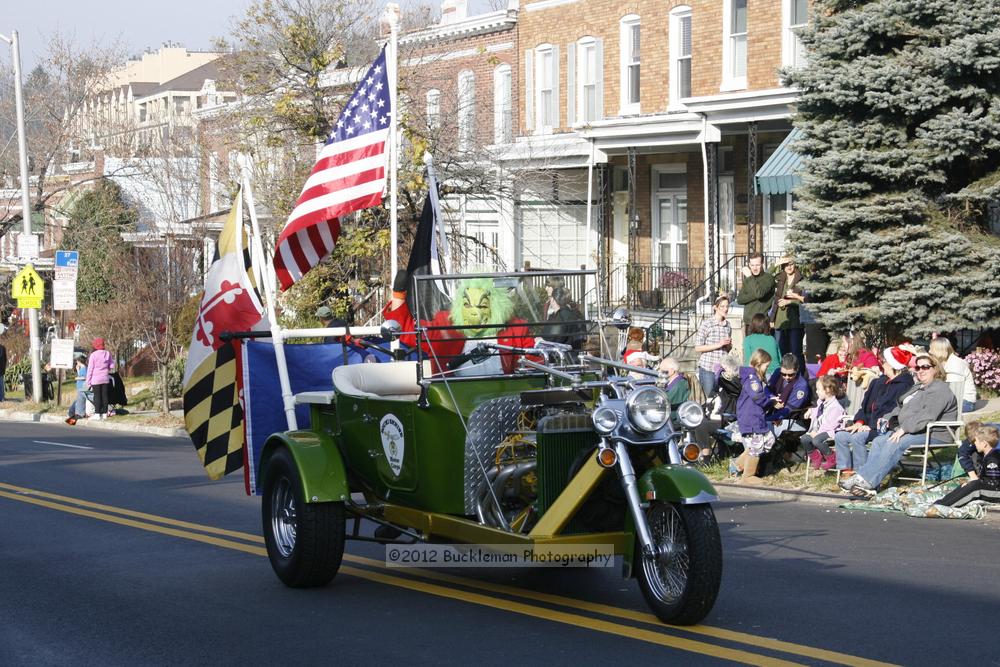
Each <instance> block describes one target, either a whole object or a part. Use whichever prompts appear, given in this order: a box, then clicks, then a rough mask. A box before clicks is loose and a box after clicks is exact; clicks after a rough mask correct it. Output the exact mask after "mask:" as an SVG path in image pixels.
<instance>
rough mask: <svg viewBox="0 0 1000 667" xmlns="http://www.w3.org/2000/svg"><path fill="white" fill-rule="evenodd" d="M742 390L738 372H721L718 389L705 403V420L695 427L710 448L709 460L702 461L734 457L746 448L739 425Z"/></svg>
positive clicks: (704, 446) (696, 433) (704, 447)
mask: <svg viewBox="0 0 1000 667" xmlns="http://www.w3.org/2000/svg"><path fill="white" fill-rule="evenodd" d="M742 390H743V383H742V382H741V381H740V377H739V375H738V374H736V373H731V372H727V371H723V372H722V373H720V374H719V378H718V384H717V385H716V388H715V391H714V392H712V395H711V396H709V397H708V400H706V401H705V404H704V406H703V408H704V410H705V420H704V421H703V422H702V423H701V425H700V426H699V427H698V428H697V429H695V431H694V437H695V440H696V441H697V442H698V443H699V444H700V445H701V447H702V449H703V450H704V449H708V450H710V451H711V454H710V455H709V456H708V460H707V461H703V462H708V461H712V460H717V459H727V458H731V457H733V456H737V455H739V453H740V452H742V451H743V443H741V442H739V429H737V428H736V401H737V399H739V397H740V392H741V391H742Z"/></svg>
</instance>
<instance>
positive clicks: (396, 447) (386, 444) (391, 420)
mask: <svg viewBox="0 0 1000 667" xmlns="http://www.w3.org/2000/svg"><path fill="white" fill-rule="evenodd" d="M378 432H379V435H381V436H382V449H383V450H385V459H386V461H388V462H389V468H390V469H391V470H392V474H393V475H395V476H396V477H399V471H400V470H402V469H403V452H404V451H405V448H406V442H405V441H404V440H403V424H402V422H400V421H399V419H397V418H396V415H393V414H388V415H386V416H385V417H382V421H380V422H379V424H378Z"/></svg>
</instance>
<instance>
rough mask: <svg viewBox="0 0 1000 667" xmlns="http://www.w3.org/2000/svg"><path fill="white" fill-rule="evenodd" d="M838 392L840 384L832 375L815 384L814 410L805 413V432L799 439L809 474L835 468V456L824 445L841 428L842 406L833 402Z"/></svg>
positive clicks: (835, 400)
mask: <svg viewBox="0 0 1000 667" xmlns="http://www.w3.org/2000/svg"><path fill="white" fill-rule="evenodd" d="M841 392H842V389H841V384H840V382H838V381H837V379H836V378H834V377H833V376H832V375H823V376H821V377H819V378H818V379H817V380H816V407H815V408H809V409H808V410H807V411H806V416H807V417H809V418H810V422H809V428H808V429H807V430H806V432H805V433H804V434H803V435H802V437H800V438H799V442H800V443H801V444H802V447H803V448H804V449H805V452H806V456H807V457H808V459H809V464H810V465H811V466H812V468H813V470H829V469H830V468H832V467H834V466H835V465H837V455H836V454H834V453H833V452H832V451H831V450H830V445H829V444H828V441H832V440H833V434H834V433H836V432H837V431H839V430H840V428H841V423H840V421H841V419H842V418H843V416H844V406H843V405H841V404H840V401H839V400H837V399H838V397H839V396H840V394H841Z"/></svg>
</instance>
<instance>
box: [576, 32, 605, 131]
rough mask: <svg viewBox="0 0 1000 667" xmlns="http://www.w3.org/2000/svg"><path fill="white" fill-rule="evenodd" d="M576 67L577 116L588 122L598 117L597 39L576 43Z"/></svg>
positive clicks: (598, 72)
mask: <svg viewBox="0 0 1000 667" xmlns="http://www.w3.org/2000/svg"><path fill="white" fill-rule="evenodd" d="M577 59H578V64H577V69H578V70H579V71H580V83H579V86H580V91H579V94H580V102H579V104H580V107H579V112H578V113H579V118H580V120H581V121H582V122H584V123H590V122H592V121H595V120H597V119H598V118H600V115H599V114H598V111H597V109H598V105H597V101H598V87H599V82H600V79H599V76H600V70H601V69H602V67H601V66H602V64H603V63H602V62H601V60H603V59H599V58H598V55H597V41H596V40H594V39H592V38H587V39H585V40H582V41H581V42H580V43H579V44H578V45H577Z"/></svg>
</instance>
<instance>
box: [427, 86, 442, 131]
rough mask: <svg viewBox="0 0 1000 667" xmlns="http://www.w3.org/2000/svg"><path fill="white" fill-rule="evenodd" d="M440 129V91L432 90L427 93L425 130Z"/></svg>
mask: <svg viewBox="0 0 1000 667" xmlns="http://www.w3.org/2000/svg"><path fill="white" fill-rule="evenodd" d="M439 127H441V91H440V90H437V89H436V88H432V89H430V90H428V91H427V129H429V130H436V129H437V128H439Z"/></svg>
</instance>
